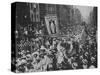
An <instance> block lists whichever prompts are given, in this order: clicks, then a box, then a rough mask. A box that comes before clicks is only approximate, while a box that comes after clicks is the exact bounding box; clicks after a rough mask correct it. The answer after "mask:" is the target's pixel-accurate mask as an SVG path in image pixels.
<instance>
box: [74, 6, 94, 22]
mask: <svg viewBox="0 0 100 75" xmlns="http://www.w3.org/2000/svg"><path fill="white" fill-rule="evenodd" d="M73 7H75V8H78V9H79V10H80V12H81V15H82V17H83V18H82V19H83V21H86V22H88V17H89V14H90V12H91V11H92V10H93V7H91V6H73Z"/></svg>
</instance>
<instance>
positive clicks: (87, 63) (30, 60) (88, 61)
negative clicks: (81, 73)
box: [16, 28, 97, 72]
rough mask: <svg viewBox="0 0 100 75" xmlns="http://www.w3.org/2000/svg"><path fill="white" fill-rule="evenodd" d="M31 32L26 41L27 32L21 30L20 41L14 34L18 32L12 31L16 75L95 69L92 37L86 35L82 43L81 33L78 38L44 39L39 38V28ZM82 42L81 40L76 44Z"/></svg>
mask: <svg viewBox="0 0 100 75" xmlns="http://www.w3.org/2000/svg"><path fill="white" fill-rule="evenodd" d="M30 31H32V29H30ZM84 32H85V31H84ZM33 33H34V34H33ZM33 33H32V34H33V35H32V37H31V38H30V36H29V35H30V34H29V33H28V31H27V29H24V31H23V35H25V36H24V37H22V38H21V36H19V35H18V34H19V32H18V31H16V39H17V44H16V46H17V47H16V48H17V50H16V51H17V58H16V72H37V71H39V72H40V71H55V70H69V69H88V68H96V67H97V39H96V38H92V37H91V36H89V35H88V34H86V35H87V37H86V38H85V40H84V39H82V37H83V36H82V34H81V35H80V36H82V37H81V38H80V37H79V36H76V35H74V34H72V35H73V37H72V36H68V37H67V36H63V37H60V36H59V37H58V36H52V35H50V36H49V35H48V36H46V35H41V34H43V33H42V32H41V29H40V30H37V29H36V28H35V30H34V31H33ZM81 33H83V31H82V32H81ZM84 34H85V33H84ZM67 35H68V34H67ZM27 36H28V37H27ZM33 36H34V37H33ZM19 37H20V39H19ZM77 37H79V38H80V39H79V38H77ZM82 40H84V41H83V42H82V43H80V42H81V41H82Z"/></svg>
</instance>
